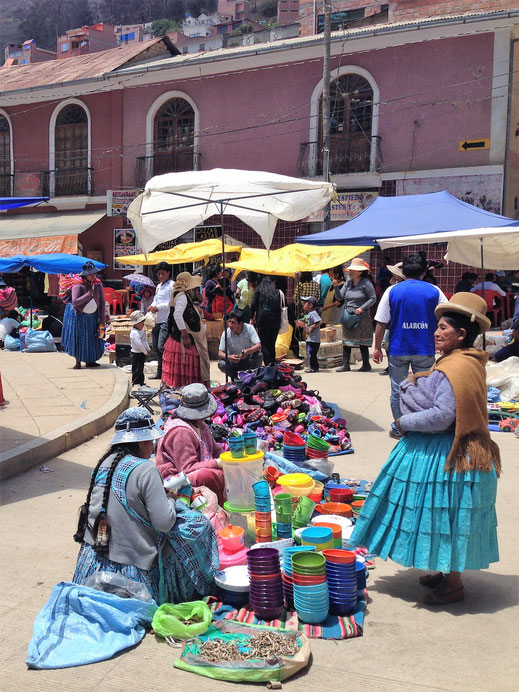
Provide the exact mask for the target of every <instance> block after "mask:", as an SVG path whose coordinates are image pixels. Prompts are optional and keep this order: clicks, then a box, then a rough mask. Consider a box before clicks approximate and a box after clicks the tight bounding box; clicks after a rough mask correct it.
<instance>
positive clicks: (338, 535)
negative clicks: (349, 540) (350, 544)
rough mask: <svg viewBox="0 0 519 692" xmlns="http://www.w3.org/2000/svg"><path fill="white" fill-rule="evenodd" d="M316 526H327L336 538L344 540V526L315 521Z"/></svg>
mask: <svg viewBox="0 0 519 692" xmlns="http://www.w3.org/2000/svg"><path fill="white" fill-rule="evenodd" d="M313 525H314V526H326V527H327V528H329V529H331V530H332V532H333V537H334V538H342V526H341V525H340V524H332V523H331V522H330V523H328V522H326V521H314V524H313Z"/></svg>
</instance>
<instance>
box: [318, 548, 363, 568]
mask: <svg viewBox="0 0 519 692" xmlns="http://www.w3.org/2000/svg"><path fill="white" fill-rule="evenodd" d="M323 555H324V557H325V558H326V562H331V563H336V564H339V565H349V564H353V565H355V563H356V562H357V555H356V554H355V553H353V552H352V551H351V550H344V549H343V548H333V549H332V550H323Z"/></svg>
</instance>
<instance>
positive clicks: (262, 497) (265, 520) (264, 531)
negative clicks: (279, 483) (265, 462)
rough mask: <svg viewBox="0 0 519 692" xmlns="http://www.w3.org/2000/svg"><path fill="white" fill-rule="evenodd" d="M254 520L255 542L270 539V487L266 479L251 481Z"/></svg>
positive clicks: (263, 541) (264, 541)
mask: <svg viewBox="0 0 519 692" xmlns="http://www.w3.org/2000/svg"><path fill="white" fill-rule="evenodd" d="M252 489H253V490H254V507H255V510H256V511H255V515H254V516H255V520H256V543H266V542H268V541H271V540H272V518H271V514H270V511H271V508H270V488H269V484H268V483H267V481H256V483H253V485H252Z"/></svg>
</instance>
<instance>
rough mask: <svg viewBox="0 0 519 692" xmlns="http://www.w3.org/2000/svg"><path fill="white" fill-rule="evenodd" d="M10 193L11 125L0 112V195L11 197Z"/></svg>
mask: <svg viewBox="0 0 519 692" xmlns="http://www.w3.org/2000/svg"><path fill="white" fill-rule="evenodd" d="M12 194H13V176H12V169H11V127H10V125H9V121H8V120H7V118H6V117H5V116H4V115H2V114H1V113H0V197H11V196H12Z"/></svg>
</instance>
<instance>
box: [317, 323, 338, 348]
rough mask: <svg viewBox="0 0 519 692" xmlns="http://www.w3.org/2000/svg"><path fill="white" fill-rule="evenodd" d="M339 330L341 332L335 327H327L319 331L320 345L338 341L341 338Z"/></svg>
mask: <svg viewBox="0 0 519 692" xmlns="http://www.w3.org/2000/svg"><path fill="white" fill-rule="evenodd" d="M339 330H341V328H340V327H339V328H337V326H336V325H332V326H330V325H328V326H327V327H323V328H322V329H321V343H323V344H331V343H332V342H333V341H339V340H340V338H341V333H340V331H339ZM341 331H342V330H341Z"/></svg>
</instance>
